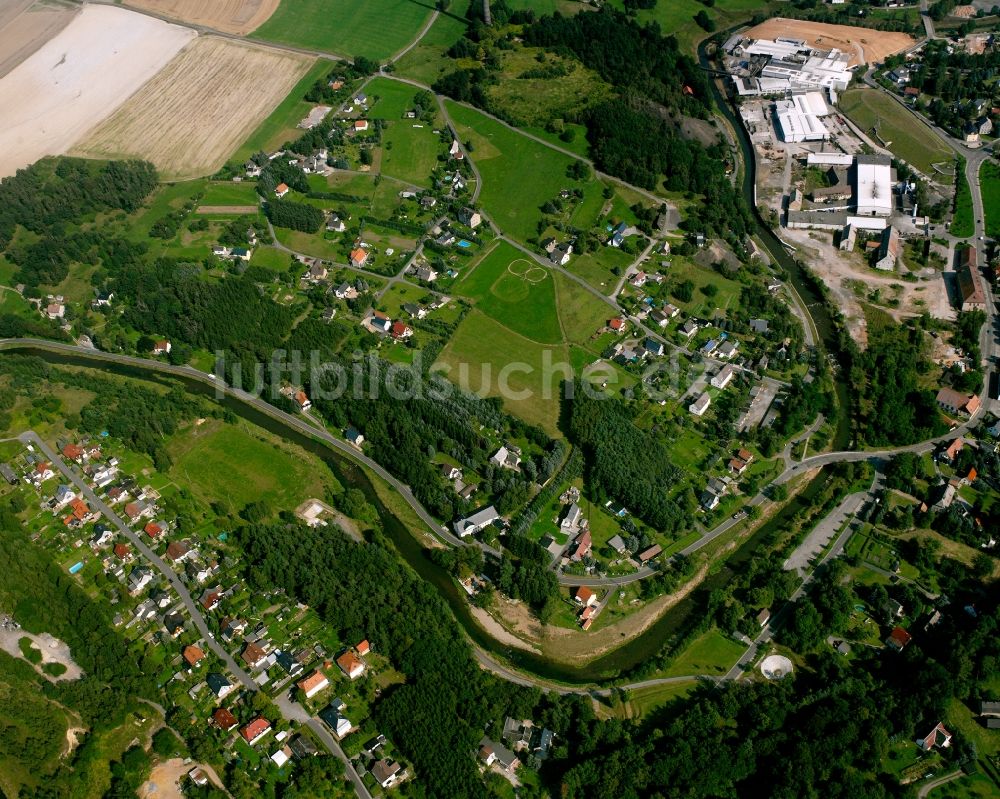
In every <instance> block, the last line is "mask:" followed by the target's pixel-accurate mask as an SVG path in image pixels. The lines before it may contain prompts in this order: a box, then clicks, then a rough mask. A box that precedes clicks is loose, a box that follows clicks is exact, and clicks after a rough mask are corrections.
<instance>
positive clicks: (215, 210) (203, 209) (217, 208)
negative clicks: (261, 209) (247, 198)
mask: <svg viewBox="0 0 1000 799" xmlns="http://www.w3.org/2000/svg"><path fill="white" fill-rule="evenodd" d="M257 210H258V209H257V206H256V205H199V206H198V210H197V211H196V213H199V214H255V213H257Z"/></svg>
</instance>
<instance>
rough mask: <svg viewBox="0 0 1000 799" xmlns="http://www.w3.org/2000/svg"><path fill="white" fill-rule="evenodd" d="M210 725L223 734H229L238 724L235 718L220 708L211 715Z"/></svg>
mask: <svg viewBox="0 0 1000 799" xmlns="http://www.w3.org/2000/svg"><path fill="white" fill-rule="evenodd" d="M212 723H213V724H214V725H215V726H216V727H218V728H219V729H220V730H222V731H223V732H229V731H230V730H231V729H232V728H233V727H235V726H236V725H237V724H239V722H238V721H237V720H236V716H234V715H233V714H232V712H230V711H229V710H227V709H226V708H224V707H220V708H219V709H218V710H216V711H215V712H214V713H213V714H212Z"/></svg>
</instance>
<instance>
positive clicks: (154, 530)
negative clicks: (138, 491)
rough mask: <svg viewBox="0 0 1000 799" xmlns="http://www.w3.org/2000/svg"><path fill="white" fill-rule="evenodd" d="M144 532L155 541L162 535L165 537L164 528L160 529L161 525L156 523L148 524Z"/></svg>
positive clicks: (143, 529)
mask: <svg viewBox="0 0 1000 799" xmlns="http://www.w3.org/2000/svg"><path fill="white" fill-rule="evenodd" d="M126 510H127V508H126ZM142 531H143V532H144V533H145V534H146V535H148V536H149V537H150V538H152V539H153V540H154V541H155V540H156V539H157V538H159V537H160V536H161V535H163V528H162V527H160V525H158V524H157V523H156V522H150V523H149V524H147V525H146V526H145V527H143V528H142Z"/></svg>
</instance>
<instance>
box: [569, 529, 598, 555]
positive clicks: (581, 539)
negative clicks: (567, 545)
mask: <svg viewBox="0 0 1000 799" xmlns="http://www.w3.org/2000/svg"><path fill="white" fill-rule="evenodd" d="M592 546H593V541H592V540H591V537H590V530H584V531H583V532H582V533H580V535H578V536H577V537H576V540H575V541H574V542H573V547H572V551H571V553H570V556H569V559H570V560H572V561H574V562H576V561H581V560H583V559H584V558H585V557H587V556H588V555H589V554H590V550H591V547H592Z"/></svg>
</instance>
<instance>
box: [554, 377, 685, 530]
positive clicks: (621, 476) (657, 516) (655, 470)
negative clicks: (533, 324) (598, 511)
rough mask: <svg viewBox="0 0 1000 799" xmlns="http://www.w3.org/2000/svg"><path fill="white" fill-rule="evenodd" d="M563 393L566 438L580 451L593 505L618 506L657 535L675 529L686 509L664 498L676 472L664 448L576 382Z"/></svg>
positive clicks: (618, 408)
mask: <svg viewBox="0 0 1000 799" xmlns="http://www.w3.org/2000/svg"><path fill="white" fill-rule="evenodd" d="M569 388H572V398H570V399H567V400H566V401H565V403H564V409H565V412H566V413H567V414H568V423H567V425H566V429H567V435H568V436H569V438H570V440H571V441H572V442H573V443H574V444H576V445H577V446H579V447H581V448H582V450H583V455H584V460H585V462H586V476H587V485H588V486H589V487H590V489H591V490H592V491H594V492H595V494H596V495H595V501H601V502H603V500H604V499H612V500H614V501H616V502H619V503H621V504H623V505H624V506H625V507H626V508H628V509H629V511H630V512H632V513H634V514H635V515H636V516H638V517H639V518H640V519H642V520H643V521H644V522H646V523H647V524H649V525H650V526H652V527H655V528H656V529H657V530H662V531H664V532H667V533H672V532H676V531H677V530H679V529H681V528H682V527H683V526H684V525H685V524H686V523H687V517H688V509H687V508H686V507H685V506H682V505H681V504H679V503H678V502H677V501H676V500H674V499H671V498H670V493H671V489H672V487H673V486H674V485H675V484H676V483H677V482H678V480H679V479H680V477H681V472H680V470H679V469H678V468H677V467H676V466H674V465H673V464H672V463H671V460H672V459H671V457H670V453H669V451H668V450H667V447H666V445H665V444H664V443H663V442H662V441H660V440H659V439H657V438H655V437H652V436H650V435H649V434H648V433H647V432H644V431H642V430H640V429H639V428H638V427H636V426H635V424H634V422H633V419H632V416H631V414H630V413H629V411H628V409H627V407H626V406H625V404H624V403H623V402H622V401H621V400H617V399H611V398H608V399H601V398H596V397H593V396H591V394H590V393H589V392H588V391H585V390H584V389H583V387H582V385H581V384H580V383H579V382H577V383H575V384H573V385H572V386H567V389H569Z"/></svg>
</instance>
